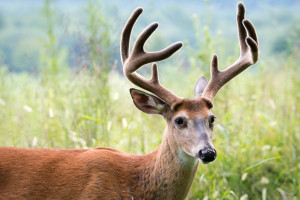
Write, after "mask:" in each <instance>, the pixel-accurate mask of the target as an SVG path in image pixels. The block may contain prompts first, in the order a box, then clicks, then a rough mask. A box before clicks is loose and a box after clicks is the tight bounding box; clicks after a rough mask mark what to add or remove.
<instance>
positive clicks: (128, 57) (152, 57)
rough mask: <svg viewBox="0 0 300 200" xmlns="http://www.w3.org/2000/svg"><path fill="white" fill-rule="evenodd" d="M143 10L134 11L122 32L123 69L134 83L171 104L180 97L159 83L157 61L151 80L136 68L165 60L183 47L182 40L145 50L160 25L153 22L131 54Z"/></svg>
mask: <svg viewBox="0 0 300 200" xmlns="http://www.w3.org/2000/svg"><path fill="white" fill-rule="evenodd" d="M142 11H143V9H142V8H137V9H136V10H134V11H133V13H132V15H131V16H130V18H129V19H128V21H127V23H126V25H125V27H124V29H123V32H122V36H121V57H122V62H123V71H124V74H125V76H126V77H127V79H128V80H129V81H131V82H132V83H133V84H135V85H137V86H139V87H141V88H143V89H145V90H148V91H150V92H152V93H153V94H155V95H157V96H158V97H160V98H161V99H163V100H165V101H166V102H167V103H168V104H170V105H171V104H173V103H175V102H177V100H178V99H179V97H177V96H176V95H175V94H174V93H172V92H171V91H169V90H168V89H166V88H165V87H163V86H162V85H161V84H160V83H159V80H158V70H157V65H156V63H154V64H153V68H152V79H150V80H148V79H145V78H144V77H143V76H141V75H139V74H138V73H137V72H136V70H138V69H139V68H140V67H142V66H143V65H144V64H147V63H151V62H156V61H160V60H164V59H166V58H168V57H170V56H171V55H172V54H173V53H175V52H176V51H177V50H179V49H180V48H181V47H182V42H176V43H173V44H172V45H170V46H168V47H166V48H165V49H163V50H161V51H156V52H145V50H144V44H145V42H146V41H147V39H148V38H149V37H150V36H151V34H152V33H153V32H154V31H155V30H156V28H157V27H158V23H152V24H150V25H149V26H148V27H147V28H146V29H145V30H144V31H143V32H142V33H141V34H140V35H139V37H138V38H137V40H136V42H135V44H134V46H133V49H132V52H131V54H130V53H129V41H130V34H131V30H132V28H133V25H134V23H135V22H136V20H137V18H138V17H139V15H140V14H141V13H142Z"/></svg>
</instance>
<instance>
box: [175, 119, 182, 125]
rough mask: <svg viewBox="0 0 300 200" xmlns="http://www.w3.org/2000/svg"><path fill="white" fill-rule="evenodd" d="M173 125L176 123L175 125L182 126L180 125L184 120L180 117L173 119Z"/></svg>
mask: <svg viewBox="0 0 300 200" xmlns="http://www.w3.org/2000/svg"><path fill="white" fill-rule="evenodd" d="M175 123H176V124H177V125H182V124H183V123H184V120H183V118H182V117H177V118H176V119H175Z"/></svg>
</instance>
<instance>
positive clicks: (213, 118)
mask: <svg viewBox="0 0 300 200" xmlns="http://www.w3.org/2000/svg"><path fill="white" fill-rule="evenodd" d="M215 119H216V117H215V116H211V117H210V118H209V123H210V124H213V123H214V122H215Z"/></svg>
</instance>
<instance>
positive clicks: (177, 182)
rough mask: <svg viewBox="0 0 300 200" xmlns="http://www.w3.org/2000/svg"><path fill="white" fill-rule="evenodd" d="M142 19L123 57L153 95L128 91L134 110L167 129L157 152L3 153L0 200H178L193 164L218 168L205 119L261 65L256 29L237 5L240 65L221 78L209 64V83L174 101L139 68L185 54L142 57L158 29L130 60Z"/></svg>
mask: <svg viewBox="0 0 300 200" xmlns="http://www.w3.org/2000/svg"><path fill="white" fill-rule="evenodd" d="M141 13H142V8H137V9H136V10H135V11H134V12H133V14H132V15H131V17H130V18H129V20H128V21H127V23H126V25H125V28H124V30H123V33H122V38H121V57H122V61H123V66H124V74H125V76H126V77H127V78H128V79H129V80H130V81H131V82H132V83H134V84H135V85H137V86H139V87H141V88H143V89H145V90H147V91H149V92H151V93H152V94H147V93H145V92H142V91H139V90H136V89H131V90H130V94H131V96H132V99H133V102H134V104H135V105H136V107H137V108H138V109H140V110H142V111H143V112H146V113H149V114H160V115H162V116H163V118H164V119H165V121H166V123H167V127H166V129H165V132H164V135H163V139H162V143H161V145H160V146H159V147H158V148H157V149H156V150H155V151H153V152H152V153H149V154H146V155H133V154H128V153H123V152H120V151H118V150H114V149H110V148H103V147H99V148H95V149H76V150H66V149H29V148H10V147H1V148H0V199H5V200H8V199H31V200H32V199H43V200H44V199H105V200H106V199H108V200H109V199H130V200H132V199H166V200H171V199H174V200H175V199H176V200H180V199H184V198H186V196H187V194H188V192H189V189H190V187H191V184H192V182H193V179H194V176H195V173H196V170H197V166H198V162H199V161H200V162H202V163H209V162H211V161H213V160H215V158H216V156H217V153H216V150H215V149H214V147H213V145H212V140H211V137H212V131H213V125H214V120H215V116H214V115H213V114H212V112H211V111H210V109H211V108H212V107H213V98H214V96H215V95H216V93H217V92H218V90H219V89H220V88H221V87H222V86H223V85H224V84H226V83H227V82H228V81H229V80H231V79H232V78H233V77H235V76H236V75H238V74H239V73H241V72H242V71H243V70H245V69H246V68H248V67H249V66H250V65H252V64H254V63H256V61H257V60H258V41H257V37H256V33H255V29H254V27H253V25H252V24H251V22H250V21H249V20H246V19H244V14H245V8H244V5H243V4H242V3H239V4H238V13H237V25H238V33H239V41H240V49H241V54H240V58H239V59H238V60H237V61H236V62H235V63H234V64H233V65H231V66H230V67H228V68H227V69H226V70H224V71H219V69H218V63H217V56H213V59H212V63H211V79H210V81H209V82H207V80H206V79H205V78H204V77H201V78H200V79H199V80H198V82H197V84H196V86H195V89H194V93H195V98H192V99H185V98H181V97H178V96H176V95H175V94H174V93H172V92H171V91H169V90H168V89H166V88H165V87H163V86H162V85H161V84H160V83H159V81H158V70H157V65H156V64H155V63H154V64H153V69H152V70H153V71H152V79H151V80H148V79H145V78H144V77H142V76H141V75H139V74H138V73H137V72H136V70H137V69H139V68H140V67H141V66H143V65H144V64H146V63H151V62H155V61H160V60H163V59H166V58H168V57H169V56H171V55H172V54H173V53H175V52H176V51H177V50H178V49H180V48H181V47H182V43H181V42H177V43H174V44H173V45H171V46H169V47H167V48H166V49H164V50H162V51H158V52H150V53H147V52H145V51H144V49H143V46H144V44H145V42H146V40H147V39H148V38H149V37H150V35H151V34H152V33H153V32H154V30H155V29H156V28H157V26H158V24H157V23H153V24H151V25H150V26H148V27H147V28H146V29H145V30H144V31H143V32H142V33H141V35H140V36H139V37H138V38H137V41H136V42H135V45H134V47H133V50H132V52H131V54H130V53H129V39H130V34H131V30H132V28H133V25H134V23H135V21H136V20H137V18H138V17H139V15H140V14H141ZM155 95H156V96H155Z"/></svg>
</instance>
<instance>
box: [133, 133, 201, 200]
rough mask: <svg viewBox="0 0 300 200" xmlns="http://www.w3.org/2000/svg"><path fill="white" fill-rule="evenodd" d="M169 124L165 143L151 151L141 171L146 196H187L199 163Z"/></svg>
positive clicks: (168, 197)
mask: <svg viewBox="0 0 300 200" xmlns="http://www.w3.org/2000/svg"><path fill="white" fill-rule="evenodd" d="M170 131H172V130H170V129H169V128H168V127H167V128H166V130H165V133H164V136H163V140H162V143H161V145H160V146H159V147H158V148H157V149H156V150H155V151H154V152H152V153H150V154H148V156H149V157H148V158H147V159H148V162H147V163H146V165H145V166H143V167H142V169H141V171H140V178H139V186H140V187H141V190H142V191H143V194H144V195H143V196H144V198H145V199H177V200H179V199H185V197H186V196H187V194H188V191H189V189H190V187H191V184H192V182H193V179H194V177H195V173H196V170H197V166H198V160H197V159H196V158H194V157H192V156H190V155H188V154H187V153H185V152H184V151H183V150H182V149H181V148H179V147H178V145H176V142H175V138H174V136H173V134H172V133H171V132H170Z"/></svg>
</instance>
